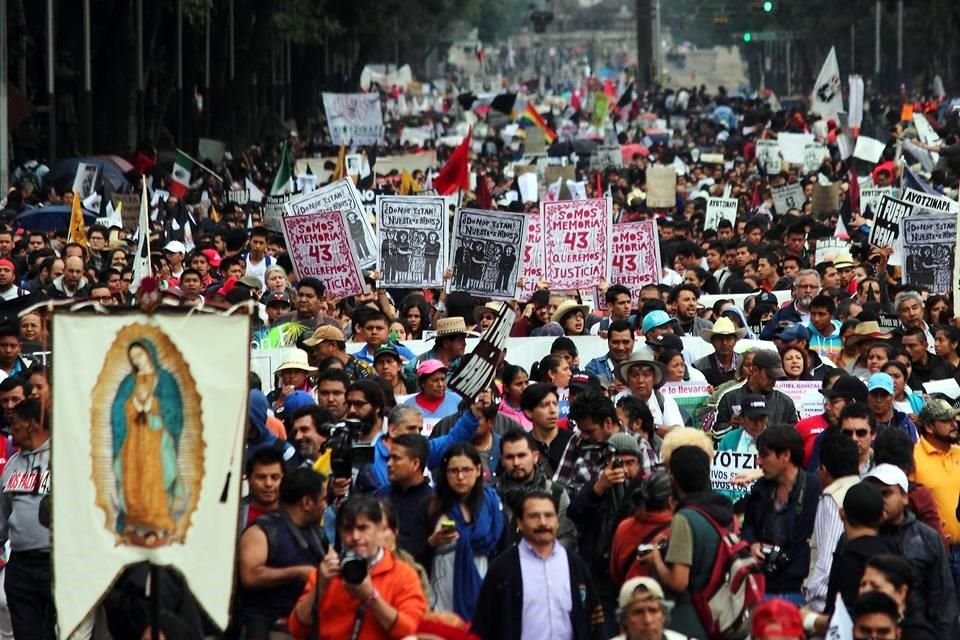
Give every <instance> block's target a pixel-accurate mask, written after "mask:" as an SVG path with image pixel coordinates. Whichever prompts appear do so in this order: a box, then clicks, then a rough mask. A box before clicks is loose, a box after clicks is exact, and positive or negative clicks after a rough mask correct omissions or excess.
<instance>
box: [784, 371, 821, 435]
mask: <svg viewBox="0 0 960 640" xmlns="http://www.w3.org/2000/svg"><path fill="white" fill-rule="evenodd" d="M822 387H823V383H822V382H820V381H819V380H778V381H777V383H776V384H775V385H774V388H775V389H777V390H779V391H781V392H783V393H785V394H787V395H788V396H790V399H791V400H793V406H795V407H796V408H797V412H798V413H799V414H800V418H801V419H803V418H809V417H810V416H815V415H817V414H820V413H823V394H822V393H820V389H821V388H822ZM789 426H792V424H791V425H789Z"/></svg>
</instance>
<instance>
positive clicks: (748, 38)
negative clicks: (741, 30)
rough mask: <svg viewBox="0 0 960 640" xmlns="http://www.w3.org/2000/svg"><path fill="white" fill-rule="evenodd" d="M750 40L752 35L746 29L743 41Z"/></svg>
mask: <svg viewBox="0 0 960 640" xmlns="http://www.w3.org/2000/svg"><path fill="white" fill-rule="evenodd" d="M751 40H753V35H752V34H751V33H750V32H749V31H747V32H746V33H745V34H743V41H744V42H750V41H751Z"/></svg>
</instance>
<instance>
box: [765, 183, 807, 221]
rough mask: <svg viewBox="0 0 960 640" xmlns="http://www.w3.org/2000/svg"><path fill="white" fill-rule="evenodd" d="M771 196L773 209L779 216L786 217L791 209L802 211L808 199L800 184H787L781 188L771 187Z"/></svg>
mask: <svg viewBox="0 0 960 640" xmlns="http://www.w3.org/2000/svg"><path fill="white" fill-rule="evenodd" d="M770 194H771V195H772V196H773V208H774V210H776V212H777V215H781V216H782V215H786V213H787V211H789V210H790V209H800V208H802V207H803V203H804V202H806V201H807V197H806V196H805V195H804V193H803V185H802V184H800V183H799V182H794V183H792V184H785V185H781V186H779V187H771V188H770Z"/></svg>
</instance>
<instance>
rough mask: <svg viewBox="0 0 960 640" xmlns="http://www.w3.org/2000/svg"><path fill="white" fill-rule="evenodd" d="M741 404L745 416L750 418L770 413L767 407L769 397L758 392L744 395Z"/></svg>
mask: <svg viewBox="0 0 960 640" xmlns="http://www.w3.org/2000/svg"><path fill="white" fill-rule="evenodd" d="M740 406H741V408H742V412H743V415H744V417H747V418H750V419H753V418H759V417H760V416H769V415H770V409H768V408H767V399H766V398H764V397H763V396H761V395H760V394H758V393H751V394H749V395H746V396H744V397H743V401H742V402H741V403H740Z"/></svg>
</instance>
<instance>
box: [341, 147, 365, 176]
mask: <svg viewBox="0 0 960 640" xmlns="http://www.w3.org/2000/svg"><path fill="white" fill-rule="evenodd" d="M344 164H345V165H346V169H347V175H348V176H350V177H351V178H359V177H360V170H361V166H362V165H363V156H361V155H360V154H359V153H350V154H347V155H346V156H345V157H344Z"/></svg>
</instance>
